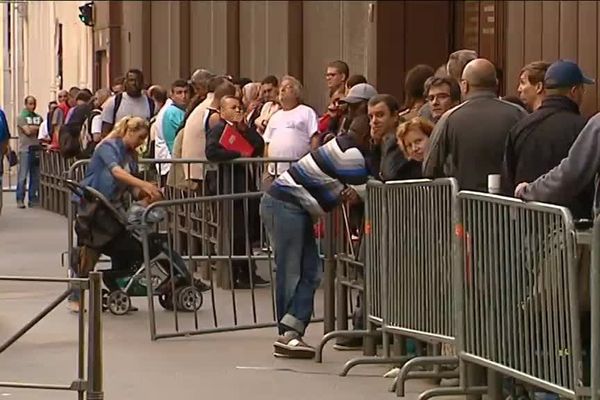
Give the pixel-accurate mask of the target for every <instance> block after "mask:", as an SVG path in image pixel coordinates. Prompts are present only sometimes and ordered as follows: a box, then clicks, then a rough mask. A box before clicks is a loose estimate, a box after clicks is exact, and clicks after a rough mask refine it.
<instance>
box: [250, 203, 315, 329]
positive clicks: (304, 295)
mask: <svg viewBox="0 0 600 400" xmlns="http://www.w3.org/2000/svg"><path fill="white" fill-rule="evenodd" d="M260 215H261V218H262V221H263V223H264V225H265V227H266V228H267V233H268V234H269V237H270V239H271V244H272V246H273V251H274V253H275V254H274V255H275V264H276V265H277V277H276V286H275V297H276V305H277V321H278V329H279V334H283V333H285V332H286V331H290V330H293V331H296V332H298V333H299V334H300V335H304V332H305V330H306V327H307V326H308V324H309V322H310V319H311V317H312V313H313V308H314V297H315V291H316V290H317V288H318V287H319V283H320V281H321V272H322V265H321V259H320V257H319V251H318V248H317V241H316V239H315V236H314V230H313V221H312V218H311V216H310V215H309V214H308V212H306V211H305V210H304V209H303V208H301V207H299V206H297V205H294V204H292V203H287V202H284V201H281V200H277V199H275V198H273V197H271V196H270V195H268V194H265V195H264V196H263V198H262V200H261V202H260Z"/></svg>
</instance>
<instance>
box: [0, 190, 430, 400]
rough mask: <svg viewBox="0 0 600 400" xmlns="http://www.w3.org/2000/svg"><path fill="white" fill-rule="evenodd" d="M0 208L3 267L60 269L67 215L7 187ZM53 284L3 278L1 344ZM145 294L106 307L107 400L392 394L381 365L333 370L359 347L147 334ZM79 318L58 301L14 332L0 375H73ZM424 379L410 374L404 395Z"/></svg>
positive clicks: (40, 395) (65, 378)
mask: <svg viewBox="0 0 600 400" xmlns="http://www.w3.org/2000/svg"><path fill="white" fill-rule="evenodd" d="M4 196H5V197H4V210H3V212H2V215H1V216H0V249H1V253H0V254H1V257H0V274H1V275H25V276H54V277H62V276H65V275H66V271H65V269H63V268H61V266H60V264H61V253H62V252H63V251H64V250H65V249H66V243H67V234H66V232H67V230H66V220H65V218H64V217H61V216H58V215H54V214H51V213H49V212H46V211H44V210H41V209H25V210H19V209H17V208H16V205H15V200H14V193H4ZM62 290H64V287H63V286H61V285H55V284H54V285H53V284H45V283H43V284H39V283H35V284H29V283H25V284H24V283H8V282H0V342H3V341H5V340H6V339H7V338H8V337H9V335H11V334H13V333H14V332H16V331H17V330H18V329H19V328H20V327H21V326H22V325H23V324H24V323H26V322H27V321H28V320H29V319H30V318H32V317H33V316H34V314H35V313H37V312H38V311H39V310H41V309H42V307H44V306H45V305H46V304H48V303H49V302H50V301H51V300H52V299H53V298H54V297H55V296H57V295H58V294H59V293H60V292H61V291H62ZM144 301H145V298H140V299H136V300H135V304H136V305H138V306H139V307H140V311H139V312H137V313H134V314H132V315H126V316H122V317H116V316H113V315H111V314H110V313H104V314H103V317H104V319H103V327H104V362H105V365H104V366H105V368H104V385H105V386H104V389H105V398H106V399H108V400H116V399H118V400H136V399H140V400H141V399H143V400H164V399H172V400H175V399H197V398H207V399H216V398H218V399H224V400H228V399H242V398H243V399H247V400H252V399H260V400H271V399H273V400H281V399H286V400H296V399H297V400H307V399H314V398H321V399H345V400H359V399H360V400H363V399H373V400H377V399H391V398H395V397H394V395H393V394H391V393H388V392H387V387H388V386H389V385H390V384H391V380H389V379H383V378H382V375H383V373H384V372H385V371H386V370H387V369H386V368H385V367H381V366H364V367H357V368H355V369H354V370H353V371H351V375H350V376H349V377H345V378H342V377H339V376H338V375H337V374H338V373H339V371H340V370H341V367H342V365H343V363H344V362H345V361H346V360H348V359H350V358H351V357H354V356H358V355H359V353H357V352H337V351H334V350H332V349H331V347H329V348H328V349H327V350H326V352H325V355H324V360H325V362H324V363H323V364H316V363H314V362H313V361H306V360H282V359H275V358H274V357H273V356H272V343H273V340H274V337H275V330H274V329H271V328H269V329H257V330H252V331H242V332H233V333H220V334H211V335H204V336H196V337H187V338H180V339H167V340H161V341H158V342H151V341H150V338H149V330H148V319H147V311H146V309H145V307H143V306H144ZM322 329H323V328H322V325H321V324H315V325H312V326H311V328H310V330H309V333H308V335H307V340H308V342H310V343H312V344H316V343H317V342H318V340H319V339H320V337H321V335H322ZM76 339H77V317H76V315H75V314H71V313H70V312H68V311H67V309H66V307H65V306H64V305H60V306H59V307H58V308H57V309H56V310H55V311H54V312H52V313H51V314H50V315H49V316H47V317H46V318H45V319H44V320H42V322H41V323H40V324H39V325H37V326H36V327H34V328H33V329H32V330H31V331H30V332H29V333H27V334H26V335H25V336H24V337H23V338H22V339H21V340H19V341H18V342H17V343H15V344H14V345H13V346H11V347H10V348H9V349H7V350H6V351H5V352H3V353H2V354H0V371H2V372H1V373H0V381H17V382H37V383H53V384H68V383H70V382H71V381H72V380H73V379H74V378H75V376H76V360H77V354H76V343H77V342H76ZM429 387H431V386H430V383H428V382H426V381H409V384H408V387H407V390H408V393H409V394H408V398H409V399H416V397H417V396H418V394H419V393H420V392H422V391H423V390H425V389H427V388H429ZM0 397H1V398H3V399H8V400H16V399H26V400H38V399H44V400H54V399H69V398H72V399H75V398H76V395H75V393H72V394H71V393H64V392H57V391H36V390H21V389H9V388H0Z"/></svg>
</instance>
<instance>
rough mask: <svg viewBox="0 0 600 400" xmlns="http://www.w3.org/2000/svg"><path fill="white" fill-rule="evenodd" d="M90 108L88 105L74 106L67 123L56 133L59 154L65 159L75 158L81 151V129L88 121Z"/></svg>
mask: <svg viewBox="0 0 600 400" xmlns="http://www.w3.org/2000/svg"><path fill="white" fill-rule="evenodd" d="M91 111H92V107H91V106H90V105H89V104H81V105H78V106H75V109H73V112H72V114H71V117H70V118H69V121H68V122H67V123H66V124H64V125H63V126H61V128H60V131H59V132H58V142H59V144H60V154H61V155H62V156H63V157H65V158H71V157H77V156H78V155H79V154H80V153H81V151H82V150H83V147H82V143H81V137H80V136H81V128H82V126H83V125H84V124H85V122H86V120H87V119H88V117H89V115H90V113H91Z"/></svg>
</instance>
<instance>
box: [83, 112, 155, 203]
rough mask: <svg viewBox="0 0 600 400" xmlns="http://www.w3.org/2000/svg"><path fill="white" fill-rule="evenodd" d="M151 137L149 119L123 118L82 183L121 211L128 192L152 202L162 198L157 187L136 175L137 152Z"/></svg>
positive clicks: (106, 141) (96, 154)
mask: <svg viewBox="0 0 600 400" xmlns="http://www.w3.org/2000/svg"><path fill="white" fill-rule="evenodd" d="M148 134H149V125H148V122H147V121H146V120H145V119H143V118H140V117H131V116H127V117H124V118H122V119H121V120H120V121H119V122H118V123H117V124H116V125H115V127H114V129H113V130H112V131H111V132H110V133H109V134H108V136H106V138H104V139H103V140H102V141H101V142H100V143H99V144H98V146H97V147H96V149H95V151H94V155H93V156H92V158H91V160H90V164H89V166H88V169H87V171H86V174H85V177H84V179H83V181H82V182H81V184H82V185H84V186H90V187H92V188H94V189H96V190H98V191H99V192H100V193H102V194H103V195H104V196H105V197H106V198H107V199H108V200H109V201H110V202H111V203H113V204H115V205H116V206H118V207H117V208H120V206H121V204H122V197H123V195H124V193H125V192H126V191H127V190H130V191H132V193H133V195H134V197H136V198H148V199H149V200H151V201H154V200H158V199H159V198H161V197H162V194H161V192H160V191H159V189H158V188H157V187H156V186H155V185H153V184H152V183H150V182H146V181H143V180H141V179H139V178H136V177H135V176H134V175H133V173H135V172H137V153H136V149H137V148H138V147H139V146H140V145H142V144H143V143H145V141H146V139H147V138H148Z"/></svg>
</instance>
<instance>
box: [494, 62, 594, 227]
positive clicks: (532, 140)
mask: <svg viewBox="0 0 600 400" xmlns="http://www.w3.org/2000/svg"><path fill="white" fill-rule="evenodd" d="M593 83H594V81H593V80H592V79H590V78H588V77H586V76H585V75H584V74H583V72H582V71H581V69H580V68H579V66H578V65H577V64H576V63H574V62H572V61H565V60H559V61H556V62H555V63H553V64H552V65H550V67H549V68H548V70H547V71H546V75H545V77H544V88H545V98H544V100H543V101H542V103H541V106H540V107H539V108H538V109H537V110H535V111H534V112H533V113H532V114H530V115H528V116H527V117H525V118H523V119H522V120H521V121H519V123H517V124H516V125H515V127H514V128H513V129H512V130H511V132H510V134H509V137H508V140H507V145H506V152H505V159H504V170H503V174H502V178H503V184H504V186H503V187H504V192H505V194H507V195H512V194H513V193H514V190H515V186H516V185H518V184H519V183H521V182H532V181H534V180H536V179H537V178H538V177H540V176H542V175H543V174H545V173H546V172H548V171H550V170H551V169H552V168H554V167H555V166H557V165H558V164H560V162H561V160H562V159H563V158H565V157H566V156H567V155H568V154H569V149H570V148H571V146H572V145H573V142H574V141H575V139H577V136H578V135H579V133H580V132H581V130H582V129H583V127H584V126H585V124H586V122H587V118H585V117H584V116H582V115H581V114H580V110H579V107H580V106H581V104H582V102H583V95H584V92H585V85H587V84H593ZM592 196H593V192H592V185H591V183H590V185H588V187H587V188H585V190H583V191H582V192H581V193H580V194H579V195H578V196H576V197H574V198H573V199H572V201H570V202H569V203H568V204H566V205H567V206H569V208H570V209H571V211H572V212H573V214H574V216H575V217H576V218H589V217H590V211H591V202H592Z"/></svg>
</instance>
